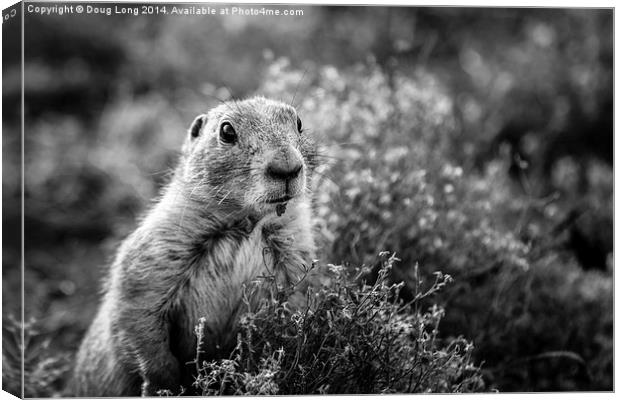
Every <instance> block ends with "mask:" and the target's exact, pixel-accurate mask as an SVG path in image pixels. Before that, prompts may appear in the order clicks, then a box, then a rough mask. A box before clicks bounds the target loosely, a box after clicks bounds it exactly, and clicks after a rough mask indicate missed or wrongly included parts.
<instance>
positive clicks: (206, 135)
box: [74, 97, 315, 397]
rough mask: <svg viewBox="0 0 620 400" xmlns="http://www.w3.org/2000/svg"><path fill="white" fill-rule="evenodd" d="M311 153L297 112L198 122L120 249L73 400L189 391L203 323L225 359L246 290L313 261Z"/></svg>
mask: <svg viewBox="0 0 620 400" xmlns="http://www.w3.org/2000/svg"><path fill="white" fill-rule="evenodd" d="M231 127H232V129H233V130H231V129H230V128H231ZM314 154H315V147H314V143H313V142H312V140H311V138H310V137H308V135H307V134H306V133H304V132H303V131H302V129H301V122H300V120H299V117H298V116H297V113H296V111H295V109H294V108H293V107H291V106H289V105H286V104H283V103H280V102H276V101H273V100H268V99H265V98H262V97H256V98H252V99H249V100H244V101H235V102H227V103H224V104H221V105H219V106H218V107H216V108H214V109H213V110H211V111H210V112H209V113H208V115H201V116H199V117H197V118H196V119H195V120H194V122H193V123H192V125H191V127H190V130H189V133H188V137H187V139H186V141H185V144H184V145H183V152H182V156H181V160H180V162H179V165H178V167H177V169H176V171H175V174H174V176H173V178H172V180H171V182H170V183H169V184H168V186H167V187H165V188H164V190H163V193H162V195H161V198H160V199H159V201H158V202H157V203H156V204H155V205H154V206H153V208H152V209H151V210H150V211H149V212H148V213H147V214H146V216H145V217H144V219H143V220H142V221H141V222H140V225H139V226H138V228H137V229H136V230H135V232H133V233H132V234H131V235H130V236H129V237H128V238H127V239H126V240H125V241H124V242H123V244H122V245H121V246H120V249H119V250H118V253H117V255H116V258H115V260H114V262H113V264H112V267H111V270H110V274H109V277H108V280H107V282H106V288H105V294H104V296H103V299H102V303H101V306H100V308H99V311H98V313H97V315H96V317H95V320H94V321H93V323H92V325H91V327H90V329H89V331H88V333H87V334H86V337H85V339H84V341H83V343H82V345H81V347H80V350H79V352H78V355H77V360H76V365H75V373H74V391H75V394H76V395H78V396H88V397H97V396H115V397H118V396H131V395H134V396H136V395H155V394H156V393H157V391H158V390H161V389H169V390H171V391H172V392H173V393H175V394H176V393H178V390H179V385H181V384H183V385H184V387H185V388H188V385H189V383H191V372H190V371H191V369H187V370H186V368H188V366H187V363H188V362H190V361H192V360H193V359H194V357H195V349H196V338H195V336H194V327H195V325H196V324H197V323H198V319H199V318H201V317H204V318H205V320H206V323H205V328H206V329H205V333H206V340H205V343H204V344H203V349H204V350H205V352H206V355H207V357H216V356H219V355H221V354H218V349H226V348H227V346H229V345H230V344H231V342H233V341H234V339H235V333H234V325H235V323H236V320H237V317H238V316H239V313H240V312H242V311H243V310H242V309H241V308H242V307H241V295H242V285H243V284H244V283H247V282H248V281H249V280H251V279H253V278H255V277H256V276H258V275H261V274H262V273H265V272H266V270H267V268H268V269H269V270H270V271H276V274H277V276H278V279H280V280H286V281H289V280H293V279H294V278H295V275H297V274H299V273H300V271H302V270H303V268H304V266H307V265H308V263H309V262H310V260H311V259H312V257H313V253H314V241H313V238H312V233H311V204H310V188H309V182H310V177H311V174H312V172H313V169H314ZM276 209H277V213H276ZM282 211H284V213H283V214H282ZM280 214H281V215H280ZM266 249H267V250H268V251H265V250H266ZM223 355H227V354H223Z"/></svg>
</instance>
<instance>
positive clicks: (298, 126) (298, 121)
mask: <svg viewBox="0 0 620 400" xmlns="http://www.w3.org/2000/svg"><path fill="white" fill-rule="evenodd" d="M303 130H304V128H303V126H302V125H301V119H300V118H299V117H297V132H299V133H301V132H302V131H303Z"/></svg>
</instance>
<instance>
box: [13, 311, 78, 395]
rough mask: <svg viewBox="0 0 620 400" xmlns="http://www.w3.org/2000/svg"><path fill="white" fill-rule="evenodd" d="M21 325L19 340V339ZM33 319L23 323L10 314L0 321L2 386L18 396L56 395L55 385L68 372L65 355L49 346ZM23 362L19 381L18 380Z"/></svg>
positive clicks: (58, 390) (57, 392)
mask: <svg viewBox="0 0 620 400" xmlns="http://www.w3.org/2000/svg"><path fill="white" fill-rule="evenodd" d="M22 328H23V342H22ZM49 344H50V341H49V339H47V338H45V336H44V335H40V334H39V332H37V330H36V328H35V323H34V321H30V322H28V323H26V324H25V325H24V326H22V324H21V323H20V322H18V321H16V320H15V319H14V318H12V317H8V318H7V319H5V320H4V321H3V323H2V389H3V390H5V391H7V392H9V393H11V394H13V395H15V396H18V397H21V396H22V382H23V384H24V386H23V390H24V392H23V395H24V396H25V397H46V396H50V395H51V394H55V395H59V394H60V388H59V384H60V381H61V379H62V378H64V376H63V375H64V374H65V373H66V372H67V371H68V369H69V367H68V361H67V356H66V355H63V354H56V353H57V352H53V351H51V350H50V348H49ZM22 362H23V368H24V369H23V371H24V373H23V381H22Z"/></svg>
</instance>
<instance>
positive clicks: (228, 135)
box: [220, 122, 237, 144]
mask: <svg viewBox="0 0 620 400" xmlns="http://www.w3.org/2000/svg"><path fill="white" fill-rule="evenodd" d="M220 140H221V141H222V142H223V143H226V144H235V143H236V142H237V132H235V128H233V127H232V125H231V124H230V122H224V123H223V124H222V125H220Z"/></svg>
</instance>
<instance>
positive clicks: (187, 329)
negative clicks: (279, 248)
mask: <svg viewBox="0 0 620 400" xmlns="http://www.w3.org/2000/svg"><path fill="white" fill-rule="evenodd" d="M266 248H267V241H266V240H265V238H264V237H263V235H249V236H248V237H246V238H244V239H242V240H241V241H239V242H236V243H235V242H234V241H233V240H232V239H225V240H219V241H217V242H215V243H212V244H211V245H210V246H209V249H208V250H205V254H204V255H202V256H201V257H199V259H198V260H197V261H196V263H195V264H194V265H192V266H191V267H190V271H189V272H188V277H187V279H186V282H185V284H184V285H183V287H181V288H180V289H179V293H178V295H177V304H176V306H175V310H174V313H173V314H174V315H173V318H174V319H175V324H174V325H176V327H177V329H178V331H179V332H178V334H179V335H180V339H181V340H180V343H179V344H180V346H181V349H180V350H181V353H182V354H185V356H184V358H188V357H189V358H191V356H193V352H194V351H195V341H196V337H195V335H194V328H195V327H196V325H197V324H198V323H199V320H200V318H204V320H205V323H204V328H205V335H208V336H209V337H210V339H209V343H208V345H207V346H211V347H212V348H207V349H205V350H206V351H207V352H208V353H212V352H213V351H215V348H216V347H225V344H226V343H227V342H230V341H231V340H234V335H235V332H234V330H235V329H234V328H235V324H236V321H237V320H238V318H239V317H240V316H241V315H242V314H243V313H245V312H246V311H247V306H246V305H245V304H244V302H243V291H244V286H246V285H249V284H250V283H251V281H252V280H254V279H256V278H257V277H258V276H260V275H264V274H266V273H269V270H270V269H271V266H272V265H273V263H274V260H273V257H272V256H271V255H270V252H269V251H268V250H264V249H266Z"/></svg>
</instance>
